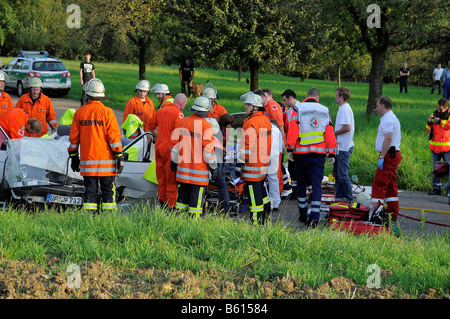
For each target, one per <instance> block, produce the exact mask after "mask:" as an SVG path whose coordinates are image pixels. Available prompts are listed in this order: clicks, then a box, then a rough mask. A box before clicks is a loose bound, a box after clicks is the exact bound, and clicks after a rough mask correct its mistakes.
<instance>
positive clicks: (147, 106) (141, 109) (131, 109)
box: [123, 95, 155, 139]
mask: <svg viewBox="0 0 450 319" xmlns="http://www.w3.org/2000/svg"><path fill="white" fill-rule="evenodd" d="M129 114H135V115H137V117H139V119H140V120H141V121H143V122H144V127H145V125H146V122H145V121H148V120H150V119H151V118H152V117H153V116H155V106H154V105H153V101H152V100H150V99H149V98H148V96H146V97H145V102H142V100H141V99H140V98H139V96H137V95H136V96H135V97H133V98H131V99H129V100H128V102H127V105H126V106H125V110H124V111H123V122H125V121H126V119H127V117H128V115H129ZM137 136H138V131H136V132H134V133H133V134H132V135H130V137H129V138H131V139H133V138H136V137H137Z"/></svg>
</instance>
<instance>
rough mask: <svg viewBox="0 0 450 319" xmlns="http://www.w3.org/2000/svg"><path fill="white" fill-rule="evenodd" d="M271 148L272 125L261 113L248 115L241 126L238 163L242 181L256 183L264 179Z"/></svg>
mask: <svg viewBox="0 0 450 319" xmlns="http://www.w3.org/2000/svg"><path fill="white" fill-rule="evenodd" d="M271 147H272V124H271V123H270V120H269V119H268V118H267V117H265V116H264V114H263V112H262V111H258V112H255V113H253V114H252V115H250V116H249V117H247V118H246V119H245V120H244V125H243V126H242V135H241V145H240V149H239V157H238V162H241V163H245V166H244V167H243V168H242V170H241V173H242V176H241V179H242V180H243V181H250V182H258V181H261V180H264V179H265V178H266V174H267V171H268V168H269V161H270V150H271Z"/></svg>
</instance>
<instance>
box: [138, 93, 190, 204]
mask: <svg viewBox="0 0 450 319" xmlns="http://www.w3.org/2000/svg"><path fill="white" fill-rule="evenodd" d="M186 103H187V97H186V95H184V94H183V93H179V94H177V95H176V96H175V98H174V101H173V103H168V104H167V106H165V107H163V108H161V109H159V110H158V111H156V114H155V116H153V117H152V118H151V119H150V121H149V122H148V124H147V126H146V127H145V128H144V129H145V131H153V132H154V133H155V134H156V135H157V139H156V143H155V162H156V179H157V181H158V199H159V203H160V205H161V206H164V205H168V206H169V207H173V208H174V207H175V205H176V202H177V194H178V184H177V180H176V176H175V172H173V171H172V170H171V169H170V144H171V136H172V132H173V130H174V129H175V127H176V126H177V124H178V121H180V119H182V118H183V117H184V115H183V112H182V111H183V109H184V107H185V106H186ZM156 129H158V131H157V132H156Z"/></svg>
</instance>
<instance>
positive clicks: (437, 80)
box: [431, 63, 444, 94]
mask: <svg viewBox="0 0 450 319" xmlns="http://www.w3.org/2000/svg"><path fill="white" fill-rule="evenodd" d="M442 72H444V69H443V68H442V67H441V64H440V63H439V64H438V65H437V68H436V69H434V71H433V87H432V88H431V94H433V93H434V89H435V88H436V86H437V87H438V88H439V92H438V94H441V75H442Z"/></svg>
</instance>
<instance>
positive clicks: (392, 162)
mask: <svg viewBox="0 0 450 319" xmlns="http://www.w3.org/2000/svg"><path fill="white" fill-rule="evenodd" d="M376 111H377V113H378V114H379V115H381V119H380V125H379V126H378V133H377V139H376V142H375V150H376V151H377V152H379V153H380V155H379V156H378V167H377V171H376V173H375V178H374V181H373V184H372V203H373V207H372V209H376V208H377V207H378V205H380V204H383V202H384V201H385V202H386V204H387V208H386V212H387V213H388V214H390V216H391V218H392V220H397V215H398V213H399V210H400V207H399V206H400V205H399V202H398V185H397V168H398V165H399V164H400V162H401V160H402V155H401V153H400V142H401V131H400V130H401V126H400V122H399V121H398V119H397V117H396V116H395V114H394V112H392V101H391V100H390V99H389V98H388V97H381V98H379V99H378V101H377V108H376Z"/></svg>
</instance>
